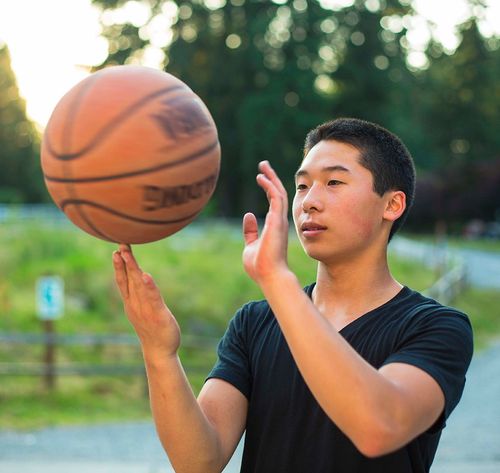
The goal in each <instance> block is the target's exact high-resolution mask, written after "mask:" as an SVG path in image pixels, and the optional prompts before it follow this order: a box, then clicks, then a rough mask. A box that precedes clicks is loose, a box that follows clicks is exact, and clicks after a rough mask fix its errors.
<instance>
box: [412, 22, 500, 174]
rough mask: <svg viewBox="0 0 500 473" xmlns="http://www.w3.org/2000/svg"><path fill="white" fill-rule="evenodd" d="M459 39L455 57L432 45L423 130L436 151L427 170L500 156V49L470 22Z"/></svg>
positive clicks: (423, 96)
mask: <svg viewBox="0 0 500 473" xmlns="http://www.w3.org/2000/svg"><path fill="white" fill-rule="evenodd" d="M459 33H460V34H461V36H462V41H461V43H460V45H459V47H458V48H457V50H456V51H455V53H454V54H451V55H448V54H444V53H443V52H442V48H441V47H440V46H439V45H438V44H431V45H430V48H429V50H430V53H431V54H433V55H434V56H436V57H435V58H434V59H433V61H432V62H431V64H430V67H429V69H428V70H427V71H426V73H425V75H423V77H422V85H423V87H422V94H421V104H422V108H423V112H422V113H423V115H425V117H426V120H425V122H423V123H422V126H423V127H424V130H425V134H426V136H427V137H428V140H429V141H430V143H431V146H432V149H433V151H434V157H433V160H431V161H427V162H425V165H426V166H427V167H431V168H432V167H434V168H436V167H437V168H441V167H443V166H446V167H449V166H450V165H451V166H459V165H462V164H464V163H465V162H466V161H480V160H481V161H482V160H490V159H498V158H499V154H500V153H499V150H500V134H499V133H498V110H499V108H500V48H499V46H500V44H498V41H496V42H495V41H491V42H487V41H485V39H484V38H483V37H482V36H481V34H480V32H479V29H478V26H477V22H476V19H474V18H473V19H471V20H469V21H468V22H467V23H465V24H463V25H461V26H460V29H459ZM495 43H496V44H495ZM488 44H491V46H490V47H488Z"/></svg>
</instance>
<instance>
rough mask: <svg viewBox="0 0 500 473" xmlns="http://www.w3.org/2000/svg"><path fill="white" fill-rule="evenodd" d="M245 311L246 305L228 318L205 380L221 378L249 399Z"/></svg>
mask: <svg viewBox="0 0 500 473" xmlns="http://www.w3.org/2000/svg"><path fill="white" fill-rule="evenodd" d="M245 312H246V306H243V307H242V308H241V309H240V310H239V311H238V312H237V313H236V315H235V316H234V317H233V318H232V319H231V320H230V322H229V325H228V327H227V330H226V332H225V334H224V336H223V337H222V339H221V340H220V342H219V345H218V347H217V356H218V359H217V362H216V364H215V366H214V367H213V369H212V371H211V372H210V373H209V375H208V377H207V380H208V379H210V378H219V379H223V380H224V381H227V382H228V383H230V384H232V385H233V386H234V387H235V388H237V389H238V390H239V391H241V393H242V394H243V395H244V396H245V397H246V398H247V399H250V392H251V384H252V382H251V376H250V363H249V356H248V348H247V343H246V339H247V336H246V335H247V334H246V333H245V323H244V315H245Z"/></svg>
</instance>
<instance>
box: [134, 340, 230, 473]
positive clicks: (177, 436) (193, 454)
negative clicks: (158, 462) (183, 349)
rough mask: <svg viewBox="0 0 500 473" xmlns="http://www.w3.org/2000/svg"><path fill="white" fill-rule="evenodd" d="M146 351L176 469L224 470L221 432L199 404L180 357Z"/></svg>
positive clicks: (154, 405)
mask: <svg viewBox="0 0 500 473" xmlns="http://www.w3.org/2000/svg"><path fill="white" fill-rule="evenodd" d="M143 353H144V360H145V365H146V373H147V377H148V384H149V396H150V403H151V411H152V413H153V418H154V421H155V425H156V429H157V432H158V436H159V438H160V440H161V443H162V445H163V447H164V449H165V451H166V452H167V454H168V457H169V459H170V461H171V463H172V465H173V466H174V469H175V471H176V472H177V473H184V472H189V473H191V472H200V473H209V472H216V471H220V469H221V466H220V463H221V460H220V457H221V455H220V446H219V442H218V436H217V433H216V431H215V429H214V428H213V427H212V425H211V424H210V422H209V421H208V419H207V418H206V417H205V415H204V413H203V412H202V410H201V408H200V406H199V405H198V402H197V400H196V398H195V396H194V394H193V391H192V389H191V386H190V384H189V381H188V380H187V378H186V375H185V373H184V370H183V368H182V365H181V362H180V360H179V358H178V357H177V356H173V357H170V358H167V357H161V358H160V357H158V355H156V354H151V353H148V352H147V350H144V349H143Z"/></svg>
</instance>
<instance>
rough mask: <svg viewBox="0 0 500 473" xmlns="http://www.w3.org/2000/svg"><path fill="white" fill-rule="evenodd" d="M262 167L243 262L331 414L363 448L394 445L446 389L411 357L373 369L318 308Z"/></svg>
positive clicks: (279, 190)
mask: <svg viewBox="0 0 500 473" xmlns="http://www.w3.org/2000/svg"><path fill="white" fill-rule="evenodd" d="M260 171H261V174H259V175H258V176H257V182H258V183H259V185H260V186H261V187H262V188H263V189H264V191H265V192H266V194H267V197H268V200H269V212H268V214H267V216H266V222H265V225H264V228H263V230H262V234H261V236H260V237H259V235H258V230H257V221H256V219H255V217H254V216H253V215H252V214H247V215H245V218H244V228H243V232H244V237H245V249H244V253H243V261H244V266H245V270H246V271H247V273H248V274H249V275H250V276H251V277H252V278H253V279H254V280H255V281H256V282H257V283H258V284H259V286H260V288H261V289H262V291H263V293H264V295H265V297H266V299H267V301H268V302H269V304H270V306H271V308H272V309H273V313H274V314H275V316H276V318H277V320H278V322H279V324H280V326H281V329H282V331H283V334H284V336H285V338H286V340H287V342H288V345H289V347H290V350H291V352H292V355H293V357H294V359H295V361H296V363H297V366H298V368H299V370H300V372H301V374H302V376H303V377H304V380H305V382H306V383H307V385H308V387H309V388H310V389H311V392H312V393H313V395H314V397H315V398H316V400H317V401H318V403H319V404H320V405H321V407H322V408H323V410H324V411H325V412H326V414H327V415H328V416H329V417H330V418H331V419H332V421H333V422H335V423H336V424H337V426H338V427H339V428H340V429H341V430H342V431H343V432H344V433H345V434H346V435H347V436H348V437H349V438H350V439H351V440H352V441H353V443H354V444H355V445H356V446H357V448H358V449H359V450H360V451H361V452H362V453H364V454H365V455H367V456H379V455H383V454H385V453H389V452H391V451H393V450H396V449H397V448H399V447H401V446H403V445H405V444H406V443H408V442H409V441H411V440H412V439H413V438H415V437H416V436H417V435H419V434H420V433H421V432H423V431H425V430H426V429H427V428H429V427H430V426H431V425H432V424H433V423H434V422H435V421H436V419H437V418H438V417H439V415H440V413H441V412H442V411H443V408H444V395H443V392H442V390H441V388H440V387H439V385H438V383H437V382H436V381H435V380H434V379H433V378H432V377H431V376H430V375H428V374H427V373H425V372H424V371H422V370H420V369H419V368H416V367H413V366H410V365H406V364H402V363H394V364H391V365H387V366H385V367H383V368H381V369H380V370H376V369H375V368H373V367H372V366H371V365H370V364H369V363H367V362H366V361H365V360H364V359H363V358H362V357H361V356H360V355H359V354H358V353H357V352H356V351H355V350H354V349H353V348H352V347H351V346H350V345H349V344H348V343H347V342H346V341H345V340H344V338H343V337H342V336H341V335H340V334H339V333H338V332H337V331H336V330H335V329H334V328H333V327H332V326H331V325H330V324H329V323H328V321H327V320H326V319H325V318H324V317H323V316H322V315H321V314H320V313H319V311H318V310H317V309H316V307H315V306H314V304H313V303H312V302H311V300H310V299H309V297H308V296H307V295H306V294H305V293H304V291H303V290H302V288H301V286H300V284H299V281H298V280H297V278H296V277H295V275H294V274H293V273H292V272H291V271H290V269H289V268H288V264H287V260H286V253H287V238H288V218H287V208H288V203H287V195H286V191H285V189H284V187H283V185H282V184H281V182H280V180H279V178H278V177H277V176H276V174H275V173H274V171H273V170H272V168H271V167H270V165H269V163H267V162H263V163H261V164H260Z"/></svg>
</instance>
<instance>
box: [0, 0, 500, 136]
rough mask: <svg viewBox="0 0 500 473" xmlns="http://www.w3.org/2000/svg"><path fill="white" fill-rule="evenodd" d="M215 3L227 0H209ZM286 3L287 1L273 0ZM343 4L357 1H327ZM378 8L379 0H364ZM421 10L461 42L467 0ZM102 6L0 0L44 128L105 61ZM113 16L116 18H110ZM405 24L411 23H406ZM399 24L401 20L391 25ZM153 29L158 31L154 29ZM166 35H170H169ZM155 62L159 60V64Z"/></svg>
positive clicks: (30, 107) (441, 0)
mask: <svg viewBox="0 0 500 473" xmlns="http://www.w3.org/2000/svg"><path fill="white" fill-rule="evenodd" d="M207 1H210V2H211V3H212V4H214V6H216V5H215V4H217V3H220V2H221V1H224V0H207ZM274 1H275V2H276V3H283V0H274ZM323 1H324V3H325V4H328V3H330V4H332V6H333V4H335V6H341V5H346V4H351V3H352V1H353V0H323ZM486 2H487V3H488V4H489V8H488V10H487V11H488V17H487V20H486V21H485V22H484V24H483V25H482V32H483V34H485V35H486V36H490V35H492V34H494V33H495V34H500V0H486ZM366 3H367V5H371V6H372V7H373V8H376V7H377V5H378V4H379V0H366ZM414 4H415V6H416V8H417V9H418V11H419V13H420V14H421V15H422V16H423V17H425V18H427V19H429V20H431V21H433V22H434V23H435V25H436V26H435V33H434V34H435V35H436V36H437V37H438V39H439V40H440V41H441V42H442V43H443V44H444V45H445V47H446V48H447V49H448V50H449V51H452V50H453V49H454V48H455V47H456V45H457V39H456V36H455V35H454V27H455V25H456V24H458V23H460V22H462V21H464V20H465V19H466V18H467V15H468V10H467V9H466V8H465V4H464V2H463V0H414ZM99 15H100V12H99V10H98V9H97V8H96V7H94V6H92V5H91V1H90V0H0V43H6V44H7V45H8V47H9V51H10V54H11V61H12V68H13V70H14V73H15V74H16V78H17V82H18V86H19V90H20V94H21V96H22V97H23V98H24V99H25V100H26V105H27V113H28V116H29V117H30V118H31V119H32V120H33V121H35V122H36V123H37V124H38V125H39V127H40V128H41V129H43V128H44V126H45V124H46V123H47V121H48V119H49V117H50V114H51V113H52V110H53V109H54V107H55V106H56V104H57V102H58V101H59V99H60V98H61V97H62V96H63V95H64V94H65V93H66V92H67V91H68V90H69V89H70V88H71V87H73V86H74V85H76V84H77V83H78V82H79V81H80V80H82V79H84V78H85V77H86V76H87V75H88V74H89V72H88V69H89V67H90V66H93V65H97V64H99V63H101V62H102V61H103V60H104V59H105V57H106V52H107V43H106V41H105V40H104V39H103V38H101V37H100V36H99V34H100V31H101V26H100V24H99ZM121 18H126V19H128V20H130V19H135V21H136V22H137V24H141V22H144V19H145V16H144V10H143V9H141V8H140V4H139V2H136V1H133V0H132V1H129V2H128V7H127V9H126V11H122V12H121V14H120V15H116V16H115V17H114V19H115V20H116V21H119V20H120V19H121ZM107 20H108V21H113V18H109V17H108V18H107ZM405 26H407V25H405ZM392 27H395V28H397V27H398V25H397V24H396V25H392ZM410 27H411V33H410V37H409V39H410V40H411V42H412V45H413V46H412V47H413V49H414V51H413V53H412V55H411V56H410V60H411V61H413V62H414V65H415V66H417V67H418V65H419V64H420V65H424V64H425V60H426V59H425V56H424V55H423V53H422V51H423V50H424V49H425V45H426V44H427V41H428V40H429V33H428V31H427V29H426V27H425V25H424V24H423V22H422V21H420V20H418V19H414V20H413V21H412V24H411V25H410ZM164 30H165V28H159V29H158V28H157V32H156V37H157V42H158V43H162V41H163V42H164V38H165V37H166V36H165V31H164ZM153 34H155V32H153ZM167 37H168V35H167ZM161 57H162V56H161V55H156V56H155V55H154V54H152V55H151V56H150V58H149V63H147V64H143V65H149V66H153V67H157V66H158V58H161ZM155 61H156V64H155Z"/></svg>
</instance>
